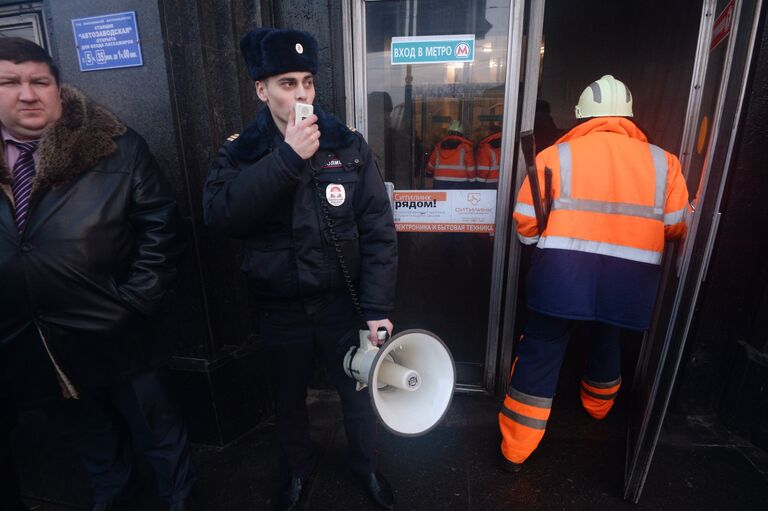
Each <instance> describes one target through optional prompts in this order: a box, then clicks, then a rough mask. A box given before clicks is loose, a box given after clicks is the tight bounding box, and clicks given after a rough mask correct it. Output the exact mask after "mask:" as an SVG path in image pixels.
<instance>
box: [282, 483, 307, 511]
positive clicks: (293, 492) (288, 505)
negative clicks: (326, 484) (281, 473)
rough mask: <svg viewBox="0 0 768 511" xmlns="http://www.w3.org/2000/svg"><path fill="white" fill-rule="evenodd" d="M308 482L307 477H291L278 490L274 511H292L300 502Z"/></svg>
mask: <svg viewBox="0 0 768 511" xmlns="http://www.w3.org/2000/svg"><path fill="white" fill-rule="evenodd" d="M308 482H309V478H308V477H291V479H290V480H289V481H288V483H287V484H286V485H285V486H284V487H283V489H282V490H280V494H279V495H278V496H277V502H276V504H275V510H276V511H293V510H294V509H296V506H297V505H298V504H299V500H301V494H302V493H303V491H304V488H305V487H306V486H307V483H308Z"/></svg>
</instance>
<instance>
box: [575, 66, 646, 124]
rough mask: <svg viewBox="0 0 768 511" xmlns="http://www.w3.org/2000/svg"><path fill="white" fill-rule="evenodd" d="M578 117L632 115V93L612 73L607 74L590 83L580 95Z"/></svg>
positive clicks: (577, 108)
mask: <svg viewBox="0 0 768 511" xmlns="http://www.w3.org/2000/svg"><path fill="white" fill-rule="evenodd" d="M574 110H575V111H576V118H577V119H586V118H587V117H632V93H631V92H629V88H627V86H626V85H624V82H621V81H619V80H617V79H616V78H614V77H613V76H611V75H605V76H603V77H602V78H600V79H599V80H597V81H596V82H592V83H590V84H589V87H587V88H586V89H584V92H582V93H581V96H579V102H578V104H577V105H576V107H575V109H574Z"/></svg>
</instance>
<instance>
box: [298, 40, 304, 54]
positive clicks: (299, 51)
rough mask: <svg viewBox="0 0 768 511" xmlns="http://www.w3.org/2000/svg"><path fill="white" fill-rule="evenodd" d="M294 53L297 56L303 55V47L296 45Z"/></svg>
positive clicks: (299, 44)
mask: <svg viewBox="0 0 768 511" xmlns="http://www.w3.org/2000/svg"><path fill="white" fill-rule="evenodd" d="M296 53H298V54H299V55H301V54H302V53H304V47H303V46H302V45H301V43H296Z"/></svg>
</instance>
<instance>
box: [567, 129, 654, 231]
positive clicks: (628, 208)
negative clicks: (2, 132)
mask: <svg viewBox="0 0 768 511" xmlns="http://www.w3.org/2000/svg"><path fill="white" fill-rule="evenodd" d="M648 147H649V148H650V151H651V158H652V160H653V172H654V182H655V188H654V197H653V207H649V206H642V205H639V204H625V203H621V202H609V201H595V200H589V199H572V197H571V193H572V188H573V187H572V183H573V159H572V156H571V146H570V144H569V143H568V142H563V143H561V144H558V145H557V155H558V158H559V160H560V198H559V199H557V200H555V202H554V205H553V209H562V210H571V211H593V212H598V213H608V214H618V215H628V216H637V217H640V218H651V219H653V220H659V221H661V220H663V218H664V200H665V197H666V189H667V156H666V153H665V152H664V150H663V149H661V148H660V147H657V146H655V145H653V144H648Z"/></svg>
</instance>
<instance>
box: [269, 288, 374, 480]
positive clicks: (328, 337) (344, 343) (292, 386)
mask: <svg viewBox="0 0 768 511" xmlns="http://www.w3.org/2000/svg"><path fill="white" fill-rule="evenodd" d="M294 309H296V310H262V311H261V313H260V320H261V335H262V338H263V339H264V342H265V344H266V348H267V354H268V362H269V367H270V378H271V383H272V390H273V394H274V400H275V415H276V422H277V435H278V441H279V443H280V449H281V453H282V456H283V462H284V464H285V465H286V468H287V470H288V472H289V473H290V475H292V476H300V477H304V476H307V475H308V474H309V473H310V472H311V471H312V469H313V468H314V466H315V463H316V458H317V454H316V451H315V449H314V447H313V446H312V443H311V441H310V435H309V417H308V414H307V407H306V398H307V384H308V383H309V379H310V376H311V373H312V365H313V360H314V357H315V355H316V354H318V355H320V356H321V357H322V359H323V361H324V362H325V366H326V368H327V371H328V376H329V378H330V380H331V382H332V383H333V385H334V386H335V387H336V390H337V391H338V393H339V395H340V396H341V403H342V409H343V412H344V428H345V431H346V434H347V442H348V444H349V457H350V463H351V468H352V470H354V471H357V472H372V471H374V470H375V469H376V453H375V446H376V418H375V416H374V413H373V409H372V408H371V403H370V400H369V397H368V391H367V389H365V390H362V391H360V392H358V391H356V390H355V386H356V384H355V381H354V380H352V379H351V378H349V377H348V376H347V375H346V374H345V373H344V369H343V367H342V364H343V361H344V355H345V353H346V352H347V350H348V349H349V347H350V346H353V345H358V344H359V340H358V339H359V336H358V331H359V329H360V328H361V325H362V320H361V319H360V318H359V317H358V316H357V314H355V311H354V308H353V307H352V303H351V301H350V299H349V298H348V297H346V296H340V297H338V298H336V299H334V300H333V301H332V303H330V304H329V305H328V306H327V307H326V308H325V309H324V310H323V311H322V312H321V313H320V314H318V315H317V316H309V315H307V314H306V312H304V311H303V310H301V307H300V306H298V304H297V307H294Z"/></svg>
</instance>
